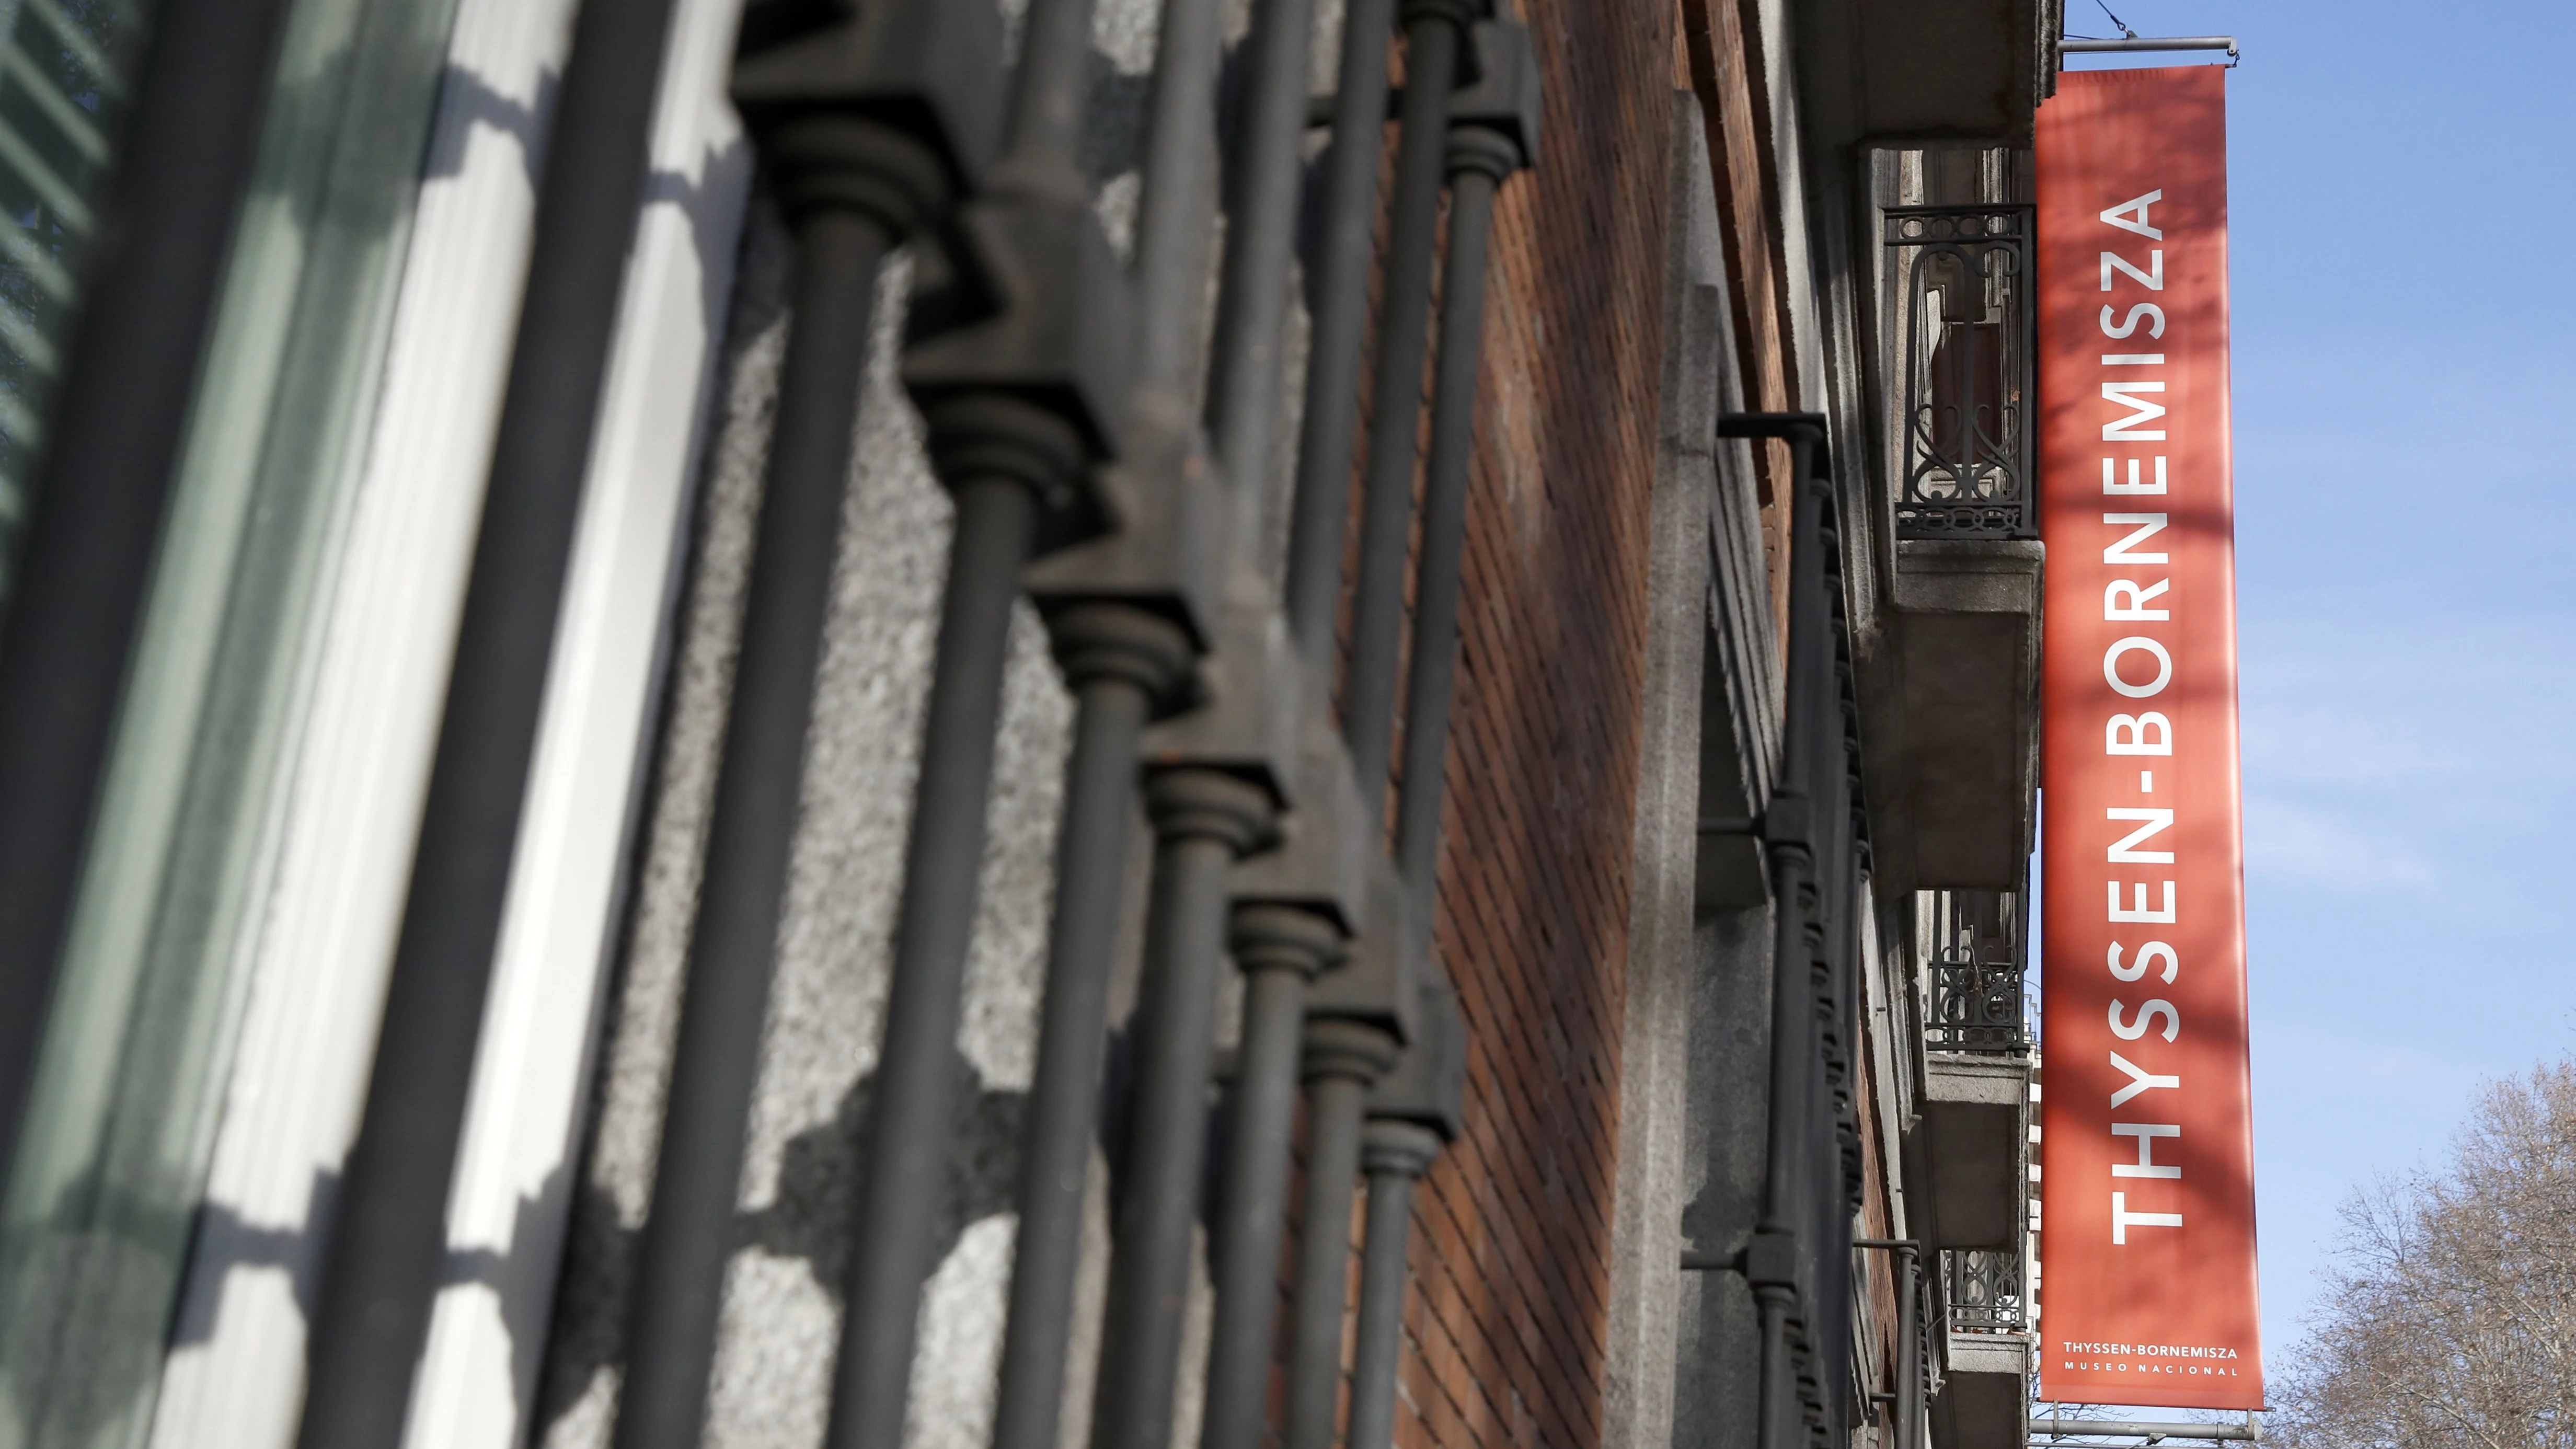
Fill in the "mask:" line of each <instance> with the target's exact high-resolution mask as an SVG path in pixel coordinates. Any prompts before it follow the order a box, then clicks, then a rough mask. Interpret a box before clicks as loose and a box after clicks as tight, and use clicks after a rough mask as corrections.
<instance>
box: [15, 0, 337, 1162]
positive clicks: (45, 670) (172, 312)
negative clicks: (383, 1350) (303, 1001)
mask: <svg viewBox="0 0 2576 1449" xmlns="http://www.w3.org/2000/svg"><path fill="white" fill-rule="evenodd" d="M286 8H287V7H286V5H285V3H284V0H164V3H162V4H160V5H157V6H155V7H153V10H152V20H153V33H152V36H151V38H150V39H149V40H148V41H146V42H145V45H144V52H143V55H142V57H141V64H140V66H139V67H138V70H137V73H136V75H135V76H134V83H133V86H132V89H131V92H130V93H131V94H132V95H133V97H134V98H135V99H134V109H133V111H132V112H131V114H130V115H129V116H128V117H127V118H126V121H125V125H124V127H123V132H124V134H123V137H122V140H123V149H122V154H121V155H120V156H119V157H118V158H117V172H116V178H115V180H114V181H113V182H112V183H111V185H110V187H109V190H108V194H107V195H106V196H105V197H103V198H99V199H97V206H98V212H99V223H100V224H99V227H98V229H97V233H96V235H97V241H96V243H95V248H96V249H95V250H94V251H93V252H92V253H91V254H90V256H89V257H88V259H87V271H88V274H89V286H88V289H87V292H88V295H87V298H86V306H85V308H84V310H83V312H82V315H81V317H80V320H79V323H78V325H77V328H76V330H75V331H74V332H73V334H72V337H71V339H70V340H71V345H70V348H69V350H68V353H67V355H66V357H65V358H64V364H63V365H64V371H63V381H62V390H61V392H60V393H58V394H57V395H56V398H55V402H54V406H53V409H52V416H51V418H50V419H49V423H50V427H49V433H50V440H49V442H48V443H47V445H46V450H45V457H44V461H43V462H42V464H41V465H40V467H39V470H38V473H39V476H38V478H37V479H36V486H35V488H34V490H33V499H32V507H31V509H30V511H29V514H28V517H27V521H26V531H25V533H24V534H23V535H21V537H20V538H19V540H18V542H17V547H16V554H15V557H14V558H10V559H0V568H7V569H9V570H10V571H11V576H10V581H9V583H8V584H7V592H6V595H5V597H0V609H5V611H6V612H5V614H0V700H6V701H7V705H6V707H5V708H0V800H5V801H7V802H8V808H6V809H5V810H0V1182H5V1180H6V1178H7V1177H8V1175H9V1170H10V1169H9V1164H10V1163H11V1162H12V1161H13V1160H14V1159H15V1157H16V1146H17V1139H18V1130H19V1126H20V1120H21V1118H22V1117H23V1116H24V1114H25V1111H26V1099H27V1092H28V1091H29V1089H30V1087H31V1085H32V1082H31V1077H32V1074H33V1072H34V1070H35V1062H36V1053H37V1049H38V1046H39V1044H40V1042H41V1041H42V1038H43V1034H44V1029H45V1021H46V1017H47V1014H48V1009H49V1007H50V1006H51V1004H52V1001H53V995H54V986H55V976H56V973H57V971H58V970H59V969H60V966H61V959H60V953H61V951H62V947H63V939H64V933H65V932H66V931H68V930H69V929H70V922H71V913H72V908H73V902H74V900H75V899H76V897H77V895H78V892H79V888H80V879H81V872H82V869H83V867H84V865H85V864H86V862H87V859H88V854H89V851H88V845H89V836H90V829H91V824H92V812H93V811H94V810H95V809H96V807H97V803H98V791H99V785H100V782H101V779H102V778H103V776H104V775H105V773H106V770H107V757H108V746H109V743H110V741H111V740H112V739H113V738H114V736H115V733H116V730H115V721H116V713H117V707H118V704H119V701H120V700H121V698H122V696H123V694H124V686H125V676H126V664H127V656H128V654H129V653H130V652H131V651H132V649H133V645H134V636H135V632H136V630H137V629H138V627H139V626H140V623H141V619H142V615H143V604H144V596H145V592H146V590H147V589H148V588H149V586H150V580H151V576H152V566H153V559H154V556H155V554H156V552H157V546H158V543H159V540H160V534H161V519H162V514H163V512H164V510H165V508H166V505H167V503H168V500H169V495H170V485H171V481H172V479H173V477H174V475H175V472H176V468H177V463H178V455H179V448H180V444H181V440H182V438H183V436H184V432H185V428H186V425H187V417H188V406H189V400H190V399H191V398H192V397H193V396H194V395H195V393H196V387H197V368H198V360H199V358H200V357H201V356H202V355H203V353H204V341H205V334H206V328H207V325H208V323H209V321H210V319H211V318H212V316H213V313H214V301H215V296H216V293H217V290H218V289H219V288H220V287H221V285H222V279H223V272H224V258H225V256H226V254H227V253H228V251H229V249H230V246H231V243H232V234H233V217H234V214H235V211H236V209H237V208H238V207H239V205H240V203H241V197H242V191H243V188H244V186H245V184H246V183H247V181H248V179H249V175H250V170H251V164H252V160H253V158H254V157H255V155H256V154H257V151H258V143H259V133H260V124H261V118H262V117H263V116H265V115H266V114H267V110H268V97H269V79H270V75H271V72H272V70H273V69H274V66H275V60H276V51H277V35H278V28H279V24H280V21H281V17H282V16H283V15H284V13H285V11H286Z"/></svg>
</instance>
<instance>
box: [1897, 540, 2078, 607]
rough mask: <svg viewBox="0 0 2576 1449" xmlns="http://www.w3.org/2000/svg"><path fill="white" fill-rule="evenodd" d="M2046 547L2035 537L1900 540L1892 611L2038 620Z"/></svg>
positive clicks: (2046, 557) (2046, 555)
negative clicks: (1893, 609)
mask: <svg viewBox="0 0 2576 1449" xmlns="http://www.w3.org/2000/svg"><path fill="white" fill-rule="evenodd" d="M2047 559H2048V549H2047V546H2046V545H2045V544H2042V543H2041V542H2039V540H2037V539H1953V538H1901V539H1898V540H1897V541H1896V578H1895V581H1894V582H1895V598H1896V607H1897V608H1899V609H1902V610H1906V611H1908V612H1911V613H1919V614H2028V615H2030V616H2032V617H2034V618H2036V617H2037V616H2038V614H2039V605H2040V576H2041V574H2042V572H2043V571H2044V567H2045V565H2046V563H2047Z"/></svg>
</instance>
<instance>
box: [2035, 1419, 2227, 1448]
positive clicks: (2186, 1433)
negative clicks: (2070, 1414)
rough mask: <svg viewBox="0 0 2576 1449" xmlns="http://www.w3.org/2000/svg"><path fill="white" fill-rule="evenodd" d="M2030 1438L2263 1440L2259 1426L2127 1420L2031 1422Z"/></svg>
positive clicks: (2153, 1442) (2053, 1420)
mask: <svg viewBox="0 0 2576 1449" xmlns="http://www.w3.org/2000/svg"><path fill="white" fill-rule="evenodd" d="M2030 1434H2031V1437H2032V1438H2033V1439H2037V1438H2039V1437H2040V1436H2041V1435H2047V1436H2048V1437H2049V1438H2051V1439H2060V1438H2067V1437H2070V1436H2077V1435H2081V1436H2087V1437H2091V1438H2098V1439H2143V1440H2145V1441H2146V1442H2148V1443H2149V1444H2155V1443H2159V1442H2161V1441H2163V1440H2166V1439H2192V1440H2202V1441H2209V1442H2236V1443H2255V1444H2259V1443H2261V1442H2262V1441H2263V1426H2262V1425H2260V1424H2254V1423H2245V1424H2156V1423H2148V1422H2146V1421H2143V1420H2129V1419H2033V1420H2031V1421H2030Z"/></svg>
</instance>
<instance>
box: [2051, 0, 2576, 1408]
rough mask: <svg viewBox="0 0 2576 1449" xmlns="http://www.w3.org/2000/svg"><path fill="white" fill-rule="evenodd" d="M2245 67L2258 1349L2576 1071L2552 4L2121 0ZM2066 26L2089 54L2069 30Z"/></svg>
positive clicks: (2570, 623) (2242, 528)
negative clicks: (2523, 1095)
mask: <svg viewBox="0 0 2576 1449" xmlns="http://www.w3.org/2000/svg"><path fill="white" fill-rule="evenodd" d="M2112 8H2113V9H2114V10H2116V11H2118V12H2119V15H2120V18H2121V19H2123V20H2125V21H2126V22H2128V24H2129V25H2130V26H2131V27H2132V28H2133V29H2135V30H2136V31H2137V32H2138V33H2139V34H2141V35H2186V34H2209V33H2224V34H2233V35H2235V36H2237V37H2239V40H2240V42H2241V45H2242V49H2243V52H2244V61H2243V64H2242V65H2241V66H2240V67H2239V68H2238V69H2237V70H2236V71H2235V72H2234V74H2233V75H2231V76H2230V78H2229V98H2228V103H2229V167H2230V183H2231V205H2232V216H2231V221H2232V229H2233V235H2232V246H2233V254H2232V258H2231V262H2232V286H2233V301H2234V322H2235V411H2236V487H2237V500H2238V504H2237V506H2238V512H2237V544H2238V556H2237V568H2238V576H2237V598H2238V609H2239V613H2240V618H2241V628H2242V642H2241V652H2240V659H2241V666H2242V681H2241V686H2240V687H2241V691H2242V693H2241V699H2242V708H2243V717H2244V740H2245V793H2246V800H2245V810H2246V851H2247V881H2246V889H2247V897H2248V905H2247V910H2248V925H2249V930H2250V933H2251V941H2250V945H2251V964H2252V982H2253V1010H2254V1021H2253V1029H2254V1092H2255V1095H2254V1102H2255V1124H2254V1125H2255V1142H2256V1152H2257V1163H2258V1167H2257V1173H2258V1187H2259V1194H2260V1212H2261V1235H2262V1244H2261V1247H2262V1254H2263V1294H2264V1305H2263V1306H2264V1321H2265V1339H2266V1348H2267V1353H2268V1356H2269V1357H2270V1358H2271V1359H2272V1360H2273V1361H2274V1362H2275V1363H2280V1362H2284V1361H2285V1360H2286V1359H2287V1357H2288V1356H2289V1354H2290V1352H2291V1351H2292V1350H2293V1349H2294V1347H2295V1345H2296V1342H2297V1339H2298V1324H2299V1318H2300V1314H2301V1312H2302V1311H2303V1310H2304V1309H2305V1308H2306V1306H2307V1305H2308V1304H2309V1303H2310V1302H2311V1301H2312V1299H2313V1297H2314V1293H2315V1272H2316V1269H2317V1268H2318V1267H2319V1266H2320V1264H2321V1263H2322V1262H2323V1260H2324V1256H2325V1252H2326V1250H2327V1248H2328V1246H2329V1245H2330V1243H2331V1240H2332V1238H2333V1235H2334V1232H2335V1227H2336V1219H2335V1210H2336V1207H2337V1205H2338V1204H2339V1203H2340V1202H2341V1201H2342V1200H2343V1199H2344V1198H2345V1197H2346V1195H2347V1194H2349V1193H2350V1192H2351V1190H2352V1189H2353V1188H2354V1187H2355V1186H2356V1185H2358V1184H2361V1183H2363V1182H2365V1181H2367V1180H2368V1179H2370V1178H2371V1177H2373V1176H2375V1175H2378V1174H2382V1173H2392V1172H2403V1171H2406V1170H2408V1169H2410V1168H2414V1167H2417V1166H2429V1165H2432V1164H2433V1163H2435V1162H2437V1161H2438V1160H2439V1158H2440V1156H2441V1153H2442V1151H2443V1148H2444V1146H2445V1143H2446V1142H2447V1140H2448V1139H2449V1137H2450V1134H2451V1132H2452V1130H2453V1128H2454V1127H2455V1126H2456V1124H2457V1123H2458V1122H2459V1121H2460V1119H2461V1118H2462V1117H2463V1115H2464V1114H2465V1113H2466V1111H2467V1110H2468V1108H2469V1106H2470V1105H2471V1103H2472V1102H2473V1100H2474V1099H2475V1096H2476V1094H2477V1091H2478V1089H2479V1086H2480V1084H2481V1083H2482V1082H2484V1081H2486V1080H2489V1079H2491V1078H2493V1077H2496V1076H2498V1075H2501V1074H2505V1073H2510V1072H2514V1071H2518V1070H2521V1069H2524V1068H2526V1067H2528V1066H2530V1065H2532V1064H2534V1063H2537V1062H2539V1061H2542V1060H2544V1059H2548V1058H2552V1057H2556V1056H2560V1055H2563V1054H2566V1053H2568V1052H2569V1051H2571V1050H2576V970H2571V965H2576V960H2571V958H2576V945H2571V937H2570V931H2569V929H2568V925H2567V922H2566V916H2567V910H2566V906H2567V903H2568V901H2569V900H2570V899H2571V897H2572V896H2576V891H2571V889H2570V881H2569V876H2570V872H2571V870H2576V845H2571V843H2570V830H2569V827H2568V824H2567V822H2568V820H2569V818H2570V817H2571V815H2576V752H2571V750H2570V748H2569V743H2570V741H2571V740H2576V594H2571V582H2572V581H2576V569H2571V568H2570V567H2569V564H2568V560H2569V556H2570V552H2571V549H2570V545H2571V541H2576V447H2571V444H2570V442H2569V440H2568V438H2567V436H2566V422H2567V418H2568V414H2569V412H2570V410H2571V399H2576V282H2571V278H2570V276H2569V271H2570V268H2569V265H2568V262H2567V254H2568V252H2569V250H2570V248H2571V246H2576V124H2571V123H2576V114H2572V113H2576V99H2571V97H2576V86H2571V85H2569V83H2568V81H2567V79H2566V74H2565V66H2566V57H2567V56H2568V55H2569V54H2570V53H2576V8H2571V7H2565V6H2549V5H2541V4H2537V3H2528V0H2479V3H2476V4H2473V5H2449V6H2426V5H2421V4H2416V5H2401V4H2396V3H2388V0H2361V3H2337V4H2331V5H2329V4H2322V3H2306V0H2301V3H2289V0H2239V3H2233V4H2228V3H2209V0H2200V3H2192V0H2128V3H2125V4H2123V3H2119V0H2113V4H2112ZM2067 21H2068V30H2069V31H2070V32H2071V33H2075V34H2082V35H2108V34H2112V33H2114V32H2112V30H2111V29H2110V22H2109V21H2107V20H2106V19H2104V18H2103V15H2102V12H2101V10H2100V8H2099V7H2098V6H2096V5H2095V4H2094V3H2093V0H2068V4H2067Z"/></svg>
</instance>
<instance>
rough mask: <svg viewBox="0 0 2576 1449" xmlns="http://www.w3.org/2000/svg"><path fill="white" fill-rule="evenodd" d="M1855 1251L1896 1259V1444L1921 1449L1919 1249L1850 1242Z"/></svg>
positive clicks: (1879, 1241)
mask: <svg viewBox="0 0 2576 1449" xmlns="http://www.w3.org/2000/svg"><path fill="white" fill-rule="evenodd" d="M1852 1246H1853V1247H1855V1248H1883V1249H1886V1250H1887V1251H1889V1252H1892V1253H1894V1254H1895V1255H1896V1261H1897V1265H1898V1268H1899V1273H1898V1279H1897V1300H1896V1363H1897V1368H1896V1442H1897V1449H1923V1337H1922V1334H1923V1318H1922V1311H1923V1306H1922V1296H1923V1295H1922V1276H1923V1245H1922V1244H1921V1243H1920V1242H1918V1241H1916V1240H1915V1239H1912V1238H1854V1239H1852Z"/></svg>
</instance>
